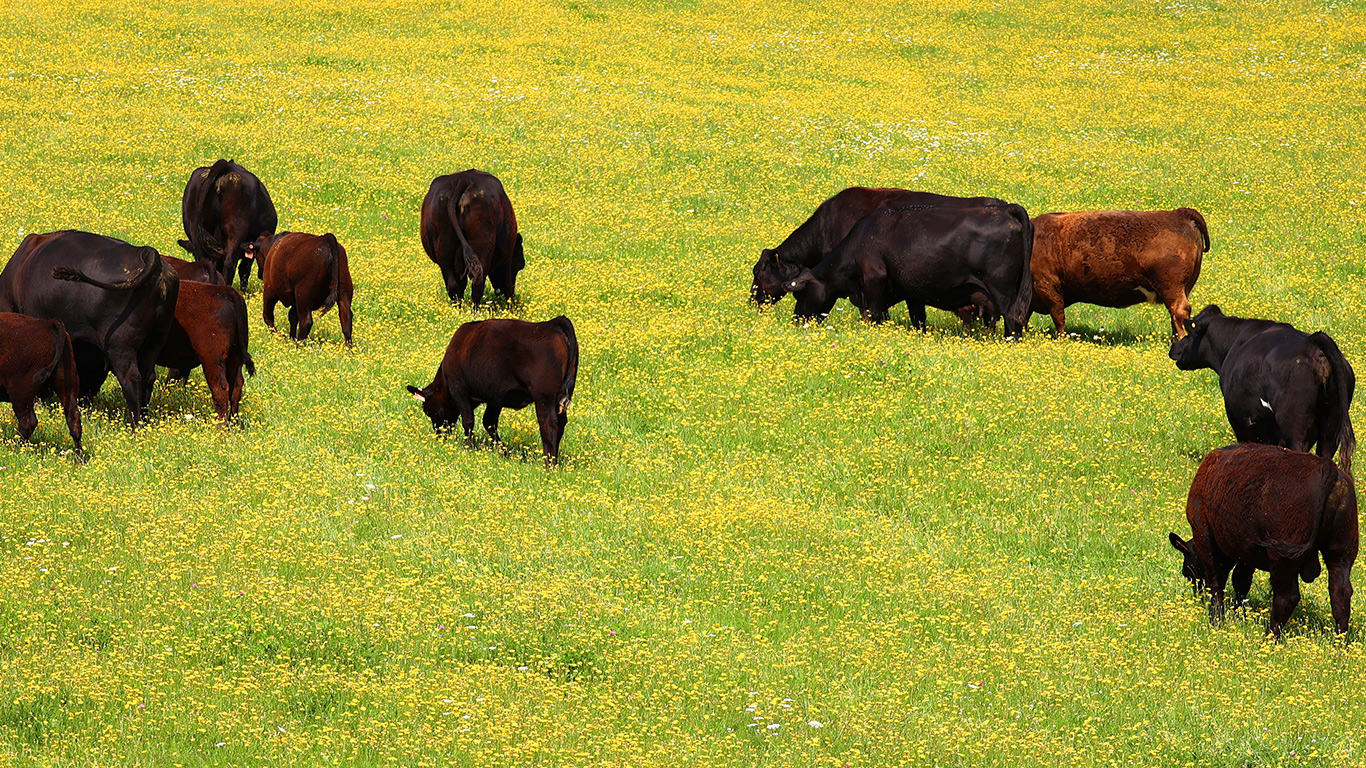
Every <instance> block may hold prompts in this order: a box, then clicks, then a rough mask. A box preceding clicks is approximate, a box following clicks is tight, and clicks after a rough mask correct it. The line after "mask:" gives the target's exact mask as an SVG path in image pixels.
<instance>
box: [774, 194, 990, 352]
mask: <svg viewBox="0 0 1366 768" xmlns="http://www.w3.org/2000/svg"><path fill="white" fill-rule="evenodd" d="M918 205H919V206H939V207H944V208H980V207H983V206H989V205H1007V203H1006V202H1005V201H1004V200H999V199H997V198H994V197H950V196H949V195H937V194H935V193H933V192H912V191H909V190H905V189H889V188H882V189H870V188H868V187H849V188H847V189H843V190H841V191H839V192H838V193H836V194H835V195H834V196H832V197H830V198H829V199H827V200H825V202H823V203H821V204H820V205H818V206H816V211H815V212H814V213H812V214H811V216H810V217H808V218H807V220H806V221H804V222H802V225H801V226H800V227H797V228H796V229H795V230H793V231H792V234H790V235H788V236H787V239H786V240H783V241H782V242H781V243H779V244H778V246H777V247H776V248H765V249H763V250H762V251H760V252H759V260H758V261H757V262H755V263H754V282H753V283H751V284H750V289H749V296H750V302H751V303H753V304H754V305H756V306H760V307H763V306H767V305H769V304H776V303H777V302H778V301H779V300H780V299H782V298H783V297H784V296H786V295H787V293H788V291H787V289H786V288H785V287H784V286H785V285H786V284H787V283H789V282H791V281H792V280H794V279H796V277H797V275H798V274H800V273H801V271H802V270H803V269H809V268H811V267H814V266H816V265H817V264H819V263H821V260H822V259H824V258H825V257H826V255H827V254H829V253H830V251H832V250H834V249H835V246H837V245H839V243H840V241H841V240H843V239H844V238H845V236H846V235H848V234H849V230H851V229H853V228H854V225H855V224H857V223H858V222H859V220H860V219H862V218H863V217H864V216H867V215H868V214H870V213H872V212H873V211H875V210H877V209H878V208H883V207H888V206H891V207H899V206H918ZM964 310H965V311H970V310H968V309H967V308H966V307H964ZM974 314H975V313H974ZM968 322H969V320H966V319H965V320H964V325H967V323H968Z"/></svg>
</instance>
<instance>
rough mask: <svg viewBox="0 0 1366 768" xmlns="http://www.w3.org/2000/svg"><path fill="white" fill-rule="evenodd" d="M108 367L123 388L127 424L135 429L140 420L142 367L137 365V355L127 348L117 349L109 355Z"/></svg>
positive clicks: (141, 410) (141, 411)
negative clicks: (126, 406) (126, 409)
mask: <svg viewBox="0 0 1366 768" xmlns="http://www.w3.org/2000/svg"><path fill="white" fill-rule="evenodd" d="M109 364H110V367H111V368H113V369H114V378H116V379H118V382H119V387H121V388H122V389H123V400H124V402H125V403H126V404H127V405H128V426H129V427H131V428H134V429H136V428H137V426H138V424H139V423H141V422H142V413H143V407H142V390H143V381H142V368H141V366H139V365H138V358H137V355H136V354H135V353H133V352H130V351H127V350H118V351H116V352H111V353H110V355H109Z"/></svg>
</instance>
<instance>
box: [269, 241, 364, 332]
mask: <svg viewBox="0 0 1366 768" xmlns="http://www.w3.org/2000/svg"><path fill="white" fill-rule="evenodd" d="M256 251H257V253H258V256H257V258H258V259H260V260H261V262H262V263H263V264H264V265H265V278H264V279H265V285H264V287H263V288H262V291H261V293H262V301H263V305H262V314H263V316H264V317H265V320H266V325H268V326H270V328H271V329H272V330H274V328H275V303H276V302H277V301H278V302H280V303H281V304H284V305H285V306H286V307H289V338H291V339H296V340H298V341H303V340H305V339H307V338H308V332H309V331H310V330H311V329H312V328H313V313H314V312H318V313H323V312H326V311H327V310H329V309H331V308H332V305H334V304H335V305H336V306H337V315H338V316H339V317H340V318H341V329H342V337H343V338H345V339H346V346H348V347H349V346H351V319H352V316H351V297H352V294H353V293H354V288H353V286H352V284H351V269H350V267H348V266H347V262H346V249H345V248H343V247H342V246H341V243H339V242H337V238H336V237H334V236H333V235H332V233H331V232H328V233H327V234H325V235H306V234H303V233H302V232H281V233H280V234H278V235H273V236H271V237H263V238H261V239H260V240H257V241H256Z"/></svg>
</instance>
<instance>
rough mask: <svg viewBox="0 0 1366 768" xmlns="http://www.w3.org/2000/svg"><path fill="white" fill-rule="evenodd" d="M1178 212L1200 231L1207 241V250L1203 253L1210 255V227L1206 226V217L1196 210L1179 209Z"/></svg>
mask: <svg viewBox="0 0 1366 768" xmlns="http://www.w3.org/2000/svg"><path fill="white" fill-rule="evenodd" d="M1176 211H1177V213H1182V214H1185V215H1186V216H1188V217H1189V218H1190V220H1191V223H1192V224H1194V225H1195V228H1196V229H1198V230H1200V237H1201V238H1203V239H1204V241H1205V250H1203V251H1201V253H1209V227H1207V226H1205V217H1204V216H1201V215H1200V212H1199V211H1197V210H1195V209H1194V208H1177V209H1176Z"/></svg>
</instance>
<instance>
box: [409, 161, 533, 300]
mask: <svg viewBox="0 0 1366 768" xmlns="http://www.w3.org/2000/svg"><path fill="white" fill-rule="evenodd" d="M422 248H423V249H424V250H426V251H427V258H429V259H431V260H432V261H433V262H435V263H436V265H437V266H438V267H440V268H441V280H442V282H443V283H444V284H445V286H446V295H447V296H449V297H450V298H451V301H459V300H460V299H461V298H462V297H463V296H464V295H465V283H466V281H469V282H470V283H471V286H470V301H471V302H473V303H475V304H478V303H479V302H481V301H483V300H484V278H485V277H487V278H488V280H489V282H490V283H492V284H493V290H495V291H497V292H499V293H501V294H503V295H504V296H506V297H507V298H509V299H515V298H516V297H517V295H516V294H517V273H518V272H520V271H521V270H522V269H523V268H524V267H526V259H525V258H524V256H523V254H522V236H521V235H520V234H518V233H517V215H516V214H514V213H513V212H512V202H511V201H509V200H508V196H507V192H505V191H503V184H502V182H500V181H498V179H497V177H495V176H494V175H493V174H491V173H485V172H484V171H476V170H474V169H473V168H471V169H470V170H468V171H461V172H460V173H453V174H450V175H448V176H438V177H437V178H436V179H434V180H433V181H432V186H431V188H430V189H428V190H427V197H426V198H424V199H423V200H422Z"/></svg>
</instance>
